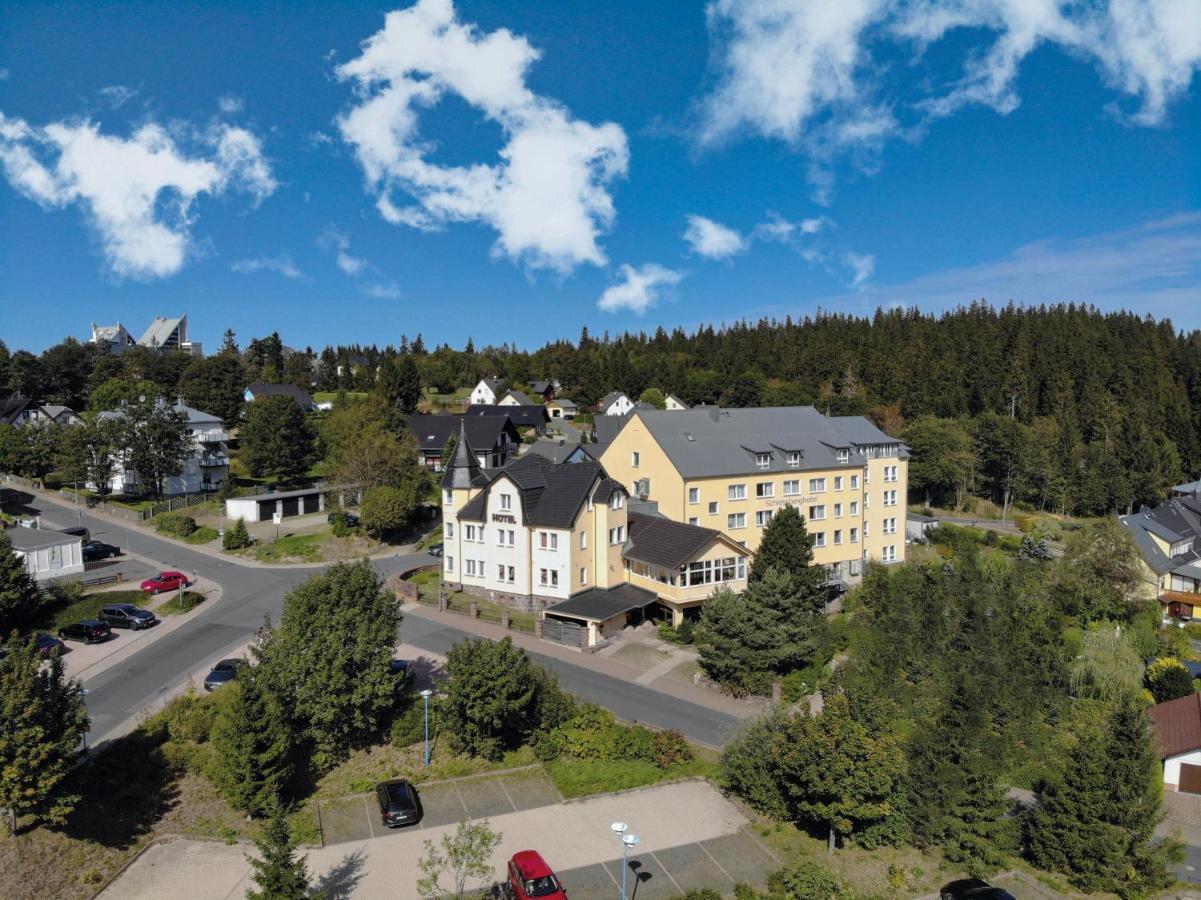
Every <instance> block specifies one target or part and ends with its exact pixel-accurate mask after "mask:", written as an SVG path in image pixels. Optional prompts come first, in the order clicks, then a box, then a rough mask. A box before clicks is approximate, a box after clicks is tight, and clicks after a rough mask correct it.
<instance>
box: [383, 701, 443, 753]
mask: <svg viewBox="0 0 1201 900" xmlns="http://www.w3.org/2000/svg"><path fill="white" fill-rule="evenodd" d="M433 718H434V709H433V708H431V709H430V720H431V725H430V727H431V729H432V727H433V721H432V720H433ZM390 738H391V741H392V746H393V747H399V748H401V749H404V748H405V747H411V746H413V745H414V744H416V743H418V742H419V741H424V740H425V704H424V703H419V702H418V701H417V699H416V698H413V699H412V700H411V701H410V703H409V705H408V706H406V707H405V708H404V711H403V712H401V714H400V715H398V716H397V717H396V718H395V719H394V720H393V721H392V731H391V734H390Z"/></svg>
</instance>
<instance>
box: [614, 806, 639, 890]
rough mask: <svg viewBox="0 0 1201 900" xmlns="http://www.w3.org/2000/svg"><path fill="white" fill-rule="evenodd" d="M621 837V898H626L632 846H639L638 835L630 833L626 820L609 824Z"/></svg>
mask: <svg viewBox="0 0 1201 900" xmlns="http://www.w3.org/2000/svg"><path fill="white" fill-rule="evenodd" d="M609 827H610V828H612V829H613V832H614V834H616V835H617V836H618V837H619V838H621V900H626V896H627V895H626V877H627V876H628V875H629V872H630V848H631V847H636V846H638V835H636V834H630V833H629V830H630V826H629V825H627V824H626V823H625V822H614V823H613V824H612V825H610V826H609Z"/></svg>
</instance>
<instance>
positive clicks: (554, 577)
mask: <svg viewBox="0 0 1201 900" xmlns="http://www.w3.org/2000/svg"><path fill="white" fill-rule="evenodd" d="M550 586H551V587H555V588H557V587H558V586H559V573H558V571H557V570H555V569H551V570H550Z"/></svg>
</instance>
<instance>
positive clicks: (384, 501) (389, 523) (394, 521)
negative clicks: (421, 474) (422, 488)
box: [359, 484, 418, 536]
mask: <svg viewBox="0 0 1201 900" xmlns="http://www.w3.org/2000/svg"><path fill="white" fill-rule="evenodd" d="M417 501H418V497H417V492H416V491H415V490H414V489H413V487H412V486H408V485H406V486H405V487H393V486H392V485H390V484H385V485H380V486H379V487H373V488H372V489H371V490H369V491H368V492H367V493H366V494H364V495H363V503H362V505H361V506H360V507H359V513H360V516H359V517H360V519H361V520H362V522H363V527H364V528H366V529H367V530H368V531H369V532H371V534H373V535H377V536H378V535H381V534H384V533H385V532H388V531H396V530H397V529H400V528H403V527H404V526H405V525H408V524H409V521H410V520H411V519H412V518H413V514H414V513H415V512H416V511H417Z"/></svg>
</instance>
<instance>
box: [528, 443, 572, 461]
mask: <svg viewBox="0 0 1201 900" xmlns="http://www.w3.org/2000/svg"><path fill="white" fill-rule="evenodd" d="M579 447H580V445H579V444H573V443H569V442H567V441H564V440H558V441H547V440H538V441H534V443H532V444H530V448H529V450H527V451H526V452H527V453H537V454H538V455H539V456H544V457H546V458H547V459H549V460H550V461H551V462H553V463H564V462H567V458H568V457H569V456H571V455H572V454H573V453H575V452H576V451H577V450H578V449H579Z"/></svg>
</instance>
